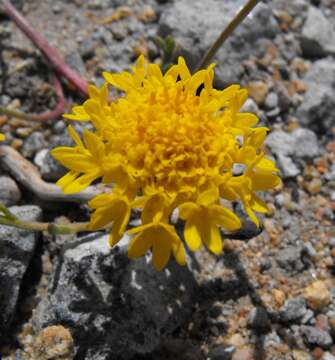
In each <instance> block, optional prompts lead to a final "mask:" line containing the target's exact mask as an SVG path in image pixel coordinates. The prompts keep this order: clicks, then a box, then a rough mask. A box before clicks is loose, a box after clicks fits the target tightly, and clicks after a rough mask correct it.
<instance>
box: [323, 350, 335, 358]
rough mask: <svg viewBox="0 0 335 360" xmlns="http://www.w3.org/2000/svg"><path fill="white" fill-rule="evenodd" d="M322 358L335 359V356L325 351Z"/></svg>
mask: <svg viewBox="0 0 335 360" xmlns="http://www.w3.org/2000/svg"><path fill="white" fill-rule="evenodd" d="M322 360H335V356H334V355H332V354H331V353H330V352H328V351H327V352H325V353H323V355H322Z"/></svg>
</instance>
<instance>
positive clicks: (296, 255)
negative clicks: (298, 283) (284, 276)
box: [276, 246, 304, 272]
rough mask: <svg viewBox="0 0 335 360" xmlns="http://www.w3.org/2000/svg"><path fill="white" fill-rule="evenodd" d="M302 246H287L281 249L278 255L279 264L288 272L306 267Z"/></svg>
mask: <svg viewBox="0 0 335 360" xmlns="http://www.w3.org/2000/svg"><path fill="white" fill-rule="evenodd" d="M301 251H302V249H301V248H300V247H296V246H287V247H285V248H284V249H282V250H280V251H279V252H278V254H277V256H276V261H277V263H278V265H279V266H280V267H281V268H283V269H285V270H286V271H288V272H296V271H297V272H299V271H301V270H302V269H303V268H304V264H303V263H302V261H301Z"/></svg>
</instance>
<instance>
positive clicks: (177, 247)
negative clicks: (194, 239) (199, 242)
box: [172, 240, 186, 266]
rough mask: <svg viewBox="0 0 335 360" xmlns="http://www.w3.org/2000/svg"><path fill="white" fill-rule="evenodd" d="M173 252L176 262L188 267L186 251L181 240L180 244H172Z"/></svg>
mask: <svg viewBox="0 0 335 360" xmlns="http://www.w3.org/2000/svg"><path fill="white" fill-rule="evenodd" d="M172 252H173V255H174V258H175V259H176V262H177V263H178V264H179V265H181V266H184V265H186V257H185V249H184V245H183V244H182V242H181V241H180V240H179V241H178V242H173V244H172Z"/></svg>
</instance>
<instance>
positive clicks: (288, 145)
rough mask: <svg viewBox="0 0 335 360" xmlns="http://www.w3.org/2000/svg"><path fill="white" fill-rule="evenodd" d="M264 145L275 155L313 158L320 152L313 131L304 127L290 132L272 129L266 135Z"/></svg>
mask: <svg viewBox="0 0 335 360" xmlns="http://www.w3.org/2000/svg"><path fill="white" fill-rule="evenodd" d="M266 145H267V146H269V147H270V149H271V151H272V152H273V153H274V154H276V155H277V156H278V155H284V156H292V157H293V158H309V159H313V158H314V157H316V156H317V155H319V154H320V148H319V144H318V139H317V137H316V135H315V133H314V132H313V131H311V130H309V129H305V128H298V129H295V130H294V131H293V132H292V133H290V134H289V133H286V132H285V131H282V130H277V131H273V132H271V133H270V134H269V136H268V137H267V139H266Z"/></svg>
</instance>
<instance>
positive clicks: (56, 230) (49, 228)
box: [0, 217, 88, 235]
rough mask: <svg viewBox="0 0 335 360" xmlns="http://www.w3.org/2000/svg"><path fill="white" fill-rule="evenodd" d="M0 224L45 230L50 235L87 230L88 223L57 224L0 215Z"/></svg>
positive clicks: (24, 228) (31, 229)
mask: <svg viewBox="0 0 335 360" xmlns="http://www.w3.org/2000/svg"><path fill="white" fill-rule="evenodd" d="M0 225H5V226H11V227H15V228H19V229H23V230H30V231H46V232H48V233H50V234H52V235H63V234H73V233H77V232H81V231H88V229H87V225H88V223H86V222H84V223H80V222H78V223H72V224H67V225H58V224H55V223H42V222H29V221H24V220H20V219H17V218H16V219H8V218H4V217H0Z"/></svg>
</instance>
